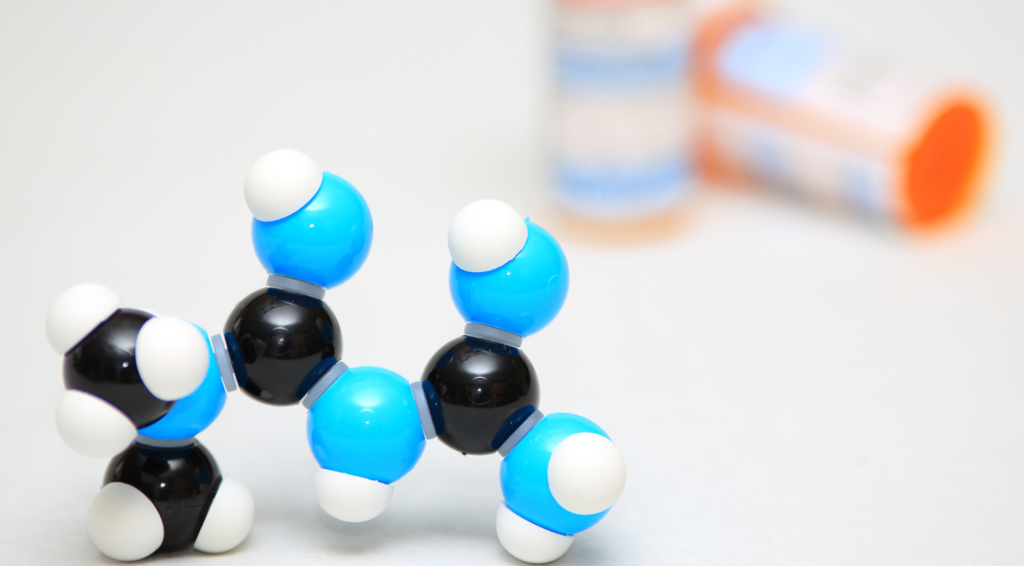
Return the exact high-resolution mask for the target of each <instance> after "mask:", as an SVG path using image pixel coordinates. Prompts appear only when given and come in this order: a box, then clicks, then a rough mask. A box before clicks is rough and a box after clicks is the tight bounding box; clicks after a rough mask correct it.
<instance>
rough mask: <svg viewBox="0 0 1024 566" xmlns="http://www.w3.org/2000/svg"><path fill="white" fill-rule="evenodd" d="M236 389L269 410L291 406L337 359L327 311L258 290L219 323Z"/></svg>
mask: <svg viewBox="0 0 1024 566" xmlns="http://www.w3.org/2000/svg"><path fill="white" fill-rule="evenodd" d="M224 342H225V343H226V344H227V349H228V356H229V357H230V358H231V365H232V367H233V368H234V370H235V377H236V378H237V380H238V387H239V388H240V389H242V390H243V391H245V392H246V393H247V394H249V395H250V396H252V397H253V398H255V399H257V400H259V401H262V402H264V403H269V404H271V405H294V404H296V403H298V402H299V400H300V399H302V397H303V395H305V394H306V393H307V392H308V391H309V389H310V388H311V387H313V385H314V384H315V383H316V382H317V380H318V379H320V378H321V377H322V376H323V375H324V373H326V372H327V370H329V369H331V366H333V365H334V364H335V363H337V361H338V360H337V358H339V357H341V333H340V332H339V331H338V321H337V319H336V318H335V317H334V313H333V312H331V309H329V308H328V307H327V305H326V304H325V303H324V302H323V301H321V300H319V299H314V298H312V297H307V296H305V295H299V294H296V293H290V292H288V291H283V290H281V289H260V290H259V291H256V292H255V293H253V294H251V295H249V296H248V297H246V298H245V299H243V300H242V302H240V303H238V305H237V306H236V307H235V310H234V311H232V313H231V314H230V315H229V316H228V320H227V322H226V323H224Z"/></svg>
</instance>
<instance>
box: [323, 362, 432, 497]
mask: <svg viewBox="0 0 1024 566" xmlns="http://www.w3.org/2000/svg"><path fill="white" fill-rule="evenodd" d="M306 437H307V438H308V440H309V446H310V448H311V449H312V450H313V457H315V458H316V461H317V462H318V463H319V464H320V467H322V468H324V469H326V470H331V471H335V472H341V473H343V474H349V475H352V476H358V477H361V478H366V479H371V480H374V481H378V482H381V483H386V484H389V483H391V482H394V481H396V480H398V479H399V478H401V477H402V476H404V475H405V474H407V473H409V470H411V469H412V468H413V467H414V466H415V465H416V462H418V461H419V459H420V456H421V455H422V454H423V449H424V447H426V444H427V441H426V439H425V438H424V437H423V428H422V426H421V425H420V417H419V413H418V412H417V410H416V401H415V400H414V399H413V396H412V389H411V388H410V387H409V382H408V381H406V380H405V378H403V377H402V376H400V375H398V374H396V373H394V372H391V371H388V370H386V369H381V368H376V367H359V368H352V369H349V370H348V371H346V372H345V373H344V374H342V376H341V377H340V378H338V380H337V381H335V382H334V383H333V384H331V386H330V387H329V388H328V389H327V391H325V392H324V394H323V396H321V397H320V398H319V399H317V401H316V403H314V404H313V406H312V407H311V408H310V409H309V416H308V417H307V419H306Z"/></svg>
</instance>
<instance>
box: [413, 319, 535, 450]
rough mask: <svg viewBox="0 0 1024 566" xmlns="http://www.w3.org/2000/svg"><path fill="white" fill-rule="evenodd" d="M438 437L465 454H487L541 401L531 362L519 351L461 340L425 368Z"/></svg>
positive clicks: (493, 344) (427, 390)
mask: <svg viewBox="0 0 1024 566" xmlns="http://www.w3.org/2000/svg"><path fill="white" fill-rule="evenodd" d="M422 380H423V382H424V383H423V389H424V392H425V393H426V396H427V401H428V403H429V404H431V405H432V406H431V416H432V418H433V421H434V428H435V429H436V430H437V436H438V438H440V439H441V442H444V443H445V444H447V445H448V446H451V447H452V448H454V449H455V450H458V451H459V452H462V453H463V454H490V453H491V452H494V451H496V450H497V449H498V448H499V447H500V446H501V443H502V442H504V441H505V440H506V439H508V437H509V435H510V434H512V431H514V430H515V425H517V424H519V423H521V422H522V421H523V420H525V419H526V417H528V416H529V415H530V413H532V412H533V411H534V410H536V408H537V405H538V404H539V403H540V388H539V387H538V384H537V376H536V374H535V373H534V371H533V365H532V364H530V360H529V359H528V358H527V357H526V356H525V355H523V353H522V352H521V351H519V350H518V349H517V348H513V347H511V346H505V345H503V344H498V343H496V342H490V341H488V340H481V339H478V338H472V337H470V336H463V337H461V338H456V339H455V340H452V341H451V342H449V343H447V344H445V346H444V347H443V348H441V349H440V350H438V352H437V353H436V354H434V357H433V358H431V359H430V361H429V362H428V363H427V367H426V369H424V370H423V379H422Z"/></svg>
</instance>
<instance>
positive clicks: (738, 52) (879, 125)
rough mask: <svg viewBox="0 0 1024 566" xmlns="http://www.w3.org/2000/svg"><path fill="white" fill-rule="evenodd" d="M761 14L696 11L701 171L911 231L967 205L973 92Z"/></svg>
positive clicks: (754, 8)
mask: <svg viewBox="0 0 1024 566" xmlns="http://www.w3.org/2000/svg"><path fill="white" fill-rule="evenodd" d="M767 11H768V10H766V9H765V7H764V4H761V3H752V2H745V1H731V2H723V1H714V0H711V1H709V2H706V3H705V6H704V7H703V9H702V13H701V14H700V16H699V19H700V22H699V24H698V26H699V31H698V33H697V34H696V43H695V44H694V65H693V72H694V86H695V90H696V92H697V96H698V99H699V101H700V106H701V113H700V116H701V119H700V125H699V134H698V136H699V142H698V145H699V150H698V154H699V158H698V160H699V163H700V168H701V169H702V171H703V172H704V173H705V174H707V175H709V176H711V177H712V178H715V177H717V178H719V179H722V178H725V179H743V180H750V181H753V182H755V183H757V184H761V185H765V186H769V187H772V188H773V189H776V190H778V191H779V192H783V193H787V194H790V195H793V196H796V197H799V198H806V199H810V200H815V201H819V202H825V203H830V204H831V205H834V206H836V207H839V208H845V209H853V210H855V211H857V212H859V213H861V214H862V215H863V216H865V217H868V218H872V219H877V220H880V221H881V222H882V223H884V224H896V225H901V226H906V227H911V228H921V227H928V226H932V225H936V224H940V223H942V222H943V221H945V220H948V219H951V218H954V217H957V216H959V215H960V213H962V212H964V211H966V210H968V209H969V208H970V205H971V204H973V203H974V202H976V201H977V198H978V195H979V189H980V187H981V185H982V184H983V178H982V177H983V175H984V173H985V171H986V169H987V167H986V165H987V161H988V157H989V154H990V149H991V148H990V145H991V133H990V130H991V124H990V120H989V116H988V111H987V105H986V104H985V103H983V102H982V99H981V98H980V97H979V96H978V95H977V94H975V93H973V92H971V91H970V90H969V89H965V88H962V87H960V86H958V85H955V84H954V83H949V82H938V81H933V80H928V79H926V78H921V77H918V76H916V75H914V74H912V73H909V72H907V71H906V70H905V69H904V68H902V67H900V66H899V65H897V64H895V63H893V62H892V61H890V60H889V59H887V58H884V57H879V56H876V55H873V54H870V53H868V52H865V51H859V50H853V49H850V48H848V47H846V46H844V45H841V44H840V43H838V42H836V41H834V40H833V39H832V38H831V37H829V36H828V35H826V34H822V33H819V32H816V31H814V30H812V29H807V28H805V27H800V26H799V25H796V24H793V23H791V22H789V21H787V20H781V19H778V18H775V17H772V16H769V15H767V14H766V12H767Z"/></svg>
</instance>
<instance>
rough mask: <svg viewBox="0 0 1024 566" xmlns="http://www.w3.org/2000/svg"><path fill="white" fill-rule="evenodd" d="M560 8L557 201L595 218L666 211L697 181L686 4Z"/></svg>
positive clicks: (556, 154)
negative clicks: (693, 160) (692, 163)
mask: <svg viewBox="0 0 1024 566" xmlns="http://www.w3.org/2000/svg"><path fill="white" fill-rule="evenodd" d="M556 6H557V10H558V11H557V32H558V41H557V42H556V51H555V57H556V72H557V78H558V81H557V85H558V93H557V95H558V98H557V100H556V101H555V104H554V111H555V116H554V120H553V122H554V132H553V133H554V150H555V163H554V166H555V175H556V184H557V187H558V190H557V197H558V199H559V200H560V201H561V203H562V204H563V205H564V206H565V207H566V208H568V209H570V210H573V211H575V212H579V213H583V214H586V215H588V216H592V217H604V218H629V217H642V216H646V215H652V214H657V213H659V212H661V211H664V210H665V209H667V208H668V207H670V206H672V205H673V204H674V203H675V202H677V201H678V200H680V199H681V198H682V197H684V196H685V194H686V193H688V190H687V189H688V188H689V186H690V184H691V178H692V174H691V166H690V155H691V146H692V139H693V125H692V119H691V108H692V102H691V100H690V93H689V92H688V90H686V89H685V83H686V74H687V66H688V61H687V59H688V43H689V34H688V33H687V31H686V25H685V21H686V13H685V8H686V3H685V2H680V1H653V2H646V3H634V4H623V5H619V6H594V5H576V4H568V3H566V4H561V3H558V4H556Z"/></svg>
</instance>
